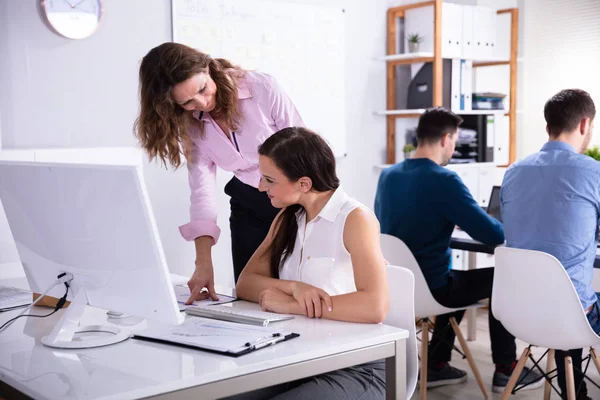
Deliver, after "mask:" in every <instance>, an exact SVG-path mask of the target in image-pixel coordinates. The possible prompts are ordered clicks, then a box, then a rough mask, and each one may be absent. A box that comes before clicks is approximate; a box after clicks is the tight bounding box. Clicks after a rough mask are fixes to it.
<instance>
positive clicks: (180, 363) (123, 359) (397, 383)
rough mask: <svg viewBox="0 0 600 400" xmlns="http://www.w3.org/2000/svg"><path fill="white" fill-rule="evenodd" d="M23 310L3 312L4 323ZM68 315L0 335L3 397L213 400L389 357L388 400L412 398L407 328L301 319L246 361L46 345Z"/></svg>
mask: <svg viewBox="0 0 600 400" xmlns="http://www.w3.org/2000/svg"><path fill="white" fill-rule="evenodd" d="M9 284H14V283H9ZM235 306H236V307H240V308H244V309H257V308H258V306H257V305H256V304H252V303H247V302H236V305H235ZM18 312H19V311H11V312H5V313H0V324H2V323H4V322H5V321H7V320H8V319H9V318H11V317H13V316H16V315H17V314H18ZM34 312H35V313H39V314H44V313H48V312H49V310H48V309H46V308H44V309H38V308H37V307H36V310H34ZM61 313H62V310H61V311H59V312H57V313H56V314H55V315H53V316H51V317H48V318H43V319H41V318H20V319H19V320H17V321H16V322H15V323H13V324H12V325H11V326H10V327H9V328H8V329H7V330H6V331H4V332H0V381H1V382H0V393H7V391H8V390H10V392H8V393H7V394H5V395H4V397H8V398H13V397H14V396H17V395H18V393H17V392H16V391H18V392H21V393H22V394H25V395H26V396H30V397H33V398H35V399H138V398H146V397H151V398H156V399H166V398H169V399H184V398H185V399H192V398H193V399H212V398H219V397H222V396H228V395H233V394H237V393H242V392H246V391H249V390H254V389H258V388H262V387H267V386H271V385H273V384H277V383H282V382H287V381H292V380H296V379H300V378H304V377H308V376H312V375H317V374H321V373H325V372H329V371H333V370H337V369H341V368H346V367H349V366H353V365H357V364H361V363H365V362H370V361H374V360H380V359H386V368H387V370H386V372H387V398H388V399H405V398H406V354H405V341H406V338H407V337H408V332H407V331H405V330H403V329H397V328H393V327H390V326H385V325H369V324H354V323H344V322H336V321H327V320H314V319H309V318H305V317H296V318H295V319H293V320H290V321H284V322H279V323H277V327H285V329H286V330H290V331H293V332H297V333H299V334H300V337H299V338H297V339H293V340H290V341H288V342H284V343H280V344H277V345H276V346H272V347H268V348H265V349H261V350H259V351H256V352H254V353H251V354H248V355H245V356H241V357H239V358H232V357H228V356H222V355H217V354H211V353H207V352H203V351H200V350H194V349H190V348H185V347H177V346H170V345H165V344H158V343H151V342H146V341H141V340H136V339H129V340H127V341H125V342H122V343H119V344H116V345H112V346H107V347H103V348H96V349H85V350H56V349H51V348H48V347H46V346H44V345H42V344H41V343H40V339H41V337H43V336H44V335H46V334H48V333H49V332H50V330H51V328H52V326H53V324H54V323H55V321H57V320H58V318H59V317H60V314H61ZM191 318H193V317H191ZM81 323H82V324H85V325H87V324H104V323H106V315H105V311H103V310H100V309H96V308H92V307H88V308H87V309H86V312H85V314H84V316H83V319H82V321H81ZM146 324H147V322H146V321H144V322H142V323H140V324H138V325H136V326H133V327H130V329H131V330H132V331H135V330H137V329H143V328H145V327H146V326H147V325H146ZM7 385H8V386H10V388H9V387H7ZM14 389H16V391H15V390H14Z"/></svg>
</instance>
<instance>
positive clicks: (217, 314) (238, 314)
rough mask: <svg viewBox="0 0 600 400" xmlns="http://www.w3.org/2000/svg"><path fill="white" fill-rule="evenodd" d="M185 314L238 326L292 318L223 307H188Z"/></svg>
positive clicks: (265, 323) (290, 316) (263, 324)
mask: <svg viewBox="0 0 600 400" xmlns="http://www.w3.org/2000/svg"><path fill="white" fill-rule="evenodd" d="M185 312H186V313H187V314H190V315H195V316H197V317H204V318H213V319H220V320H223V321H230V322H237V323H240V324H249V325H260V326H267V325H269V323H271V322H277V321H285V320H289V319H292V318H294V317H293V316H292V315H279V314H274V313H270V312H265V311H249V310H246V311H242V310H238V309H235V308H233V307H229V306H224V305H214V306H204V307H188V308H186V309H185Z"/></svg>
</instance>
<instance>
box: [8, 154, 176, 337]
mask: <svg viewBox="0 0 600 400" xmlns="http://www.w3.org/2000/svg"><path fill="white" fill-rule="evenodd" d="M0 182H2V184H0V200H1V201H2V205H3V207H4V212H5V214H6V217H7V220H8V225H9V227H10V230H11V232H12V236H13V238H14V240H15V244H16V247H17V250H18V252H19V256H20V258H21V262H22V264H23V267H24V270H25V273H26V276H27V279H28V282H29V285H30V287H31V289H32V290H33V291H35V292H38V293H43V291H45V290H47V288H48V287H50V286H51V285H52V284H53V283H54V282H56V280H57V276H58V275H59V274H61V273H63V272H67V273H71V274H72V275H73V280H72V281H71V283H70V286H71V289H72V290H70V293H69V297H68V298H67V300H70V301H71V304H70V305H69V307H68V308H67V309H66V310H65V311H64V314H63V316H62V318H61V319H60V321H59V322H58V323H57V325H56V326H55V328H54V330H53V331H52V332H51V333H50V334H49V335H48V336H45V337H44V338H43V339H42V343H44V344H45V345H48V346H51V347H59V348H86V347H97V346H104V345H107V344H112V343H115V342H118V341H122V340H125V339H127V338H128V337H129V334H128V333H127V332H125V331H123V330H120V329H119V328H116V327H113V326H103V327H98V326H94V327H91V328H92V329H91V330H93V331H101V332H108V334H106V335H104V336H103V337H100V338H89V336H90V335H86V334H81V332H85V331H86V328H81V327H78V326H77V325H78V321H79V319H80V318H81V316H82V314H83V311H84V308H85V305H87V304H89V305H91V306H94V307H99V308H103V309H107V310H113V311H120V312H124V313H128V314H133V315H137V316H141V317H146V318H150V319H154V320H158V321H161V322H164V323H168V324H179V323H181V322H183V319H184V318H183V316H182V314H181V312H180V311H179V306H178V304H177V300H176V297H175V292H174V289H173V286H172V284H171V279H170V275H169V271H168V268H167V263H166V260H165V255H164V253H163V249H162V246H161V243H160V238H159V236H158V230H157V228H156V222H155V220H154V216H153V213H152V209H151V205H150V201H149V198H148V195H147V192H146V187H145V185H144V181H143V177H142V173H141V167H137V166H133V165H82V164H59V163H36V162H14V161H0ZM64 294H65V287H64V285H60V286H58V287H56V288H54V289H53V290H52V291H50V292H49V293H48V295H50V296H53V297H57V298H60V297H62V296H63V295H64ZM78 333H79V334H80V335H78V336H77V337H76V335H77V334H78ZM74 337H76V339H74Z"/></svg>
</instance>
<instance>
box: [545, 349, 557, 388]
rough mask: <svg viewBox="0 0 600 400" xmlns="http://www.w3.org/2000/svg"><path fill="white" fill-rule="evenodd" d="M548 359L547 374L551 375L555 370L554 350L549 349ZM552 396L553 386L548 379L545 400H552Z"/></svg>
mask: <svg viewBox="0 0 600 400" xmlns="http://www.w3.org/2000/svg"><path fill="white" fill-rule="evenodd" d="M547 357H548V359H547V360H546V374H549V373H550V371H552V370H553V369H554V368H555V365H556V364H555V363H554V350H553V349H548V354H547ZM551 395H552V386H551V385H550V382H548V380H547V379H546V383H545V384H544V400H550V396H551Z"/></svg>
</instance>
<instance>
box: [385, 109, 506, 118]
mask: <svg viewBox="0 0 600 400" xmlns="http://www.w3.org/2000/svg"><path fill="white" fill-rule="evenodd" d="M424 112H425V109H423V108H417V109H413V110H384V111H375V114H377V115H384V116H394V117H397V118H418V117H419V116H420V115H421V114H423V113H424ZM452 112H453V113H455V114H456V115H509V114H508V112H507V111H506V110H458V111H454V110H452Z"/></svg>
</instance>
